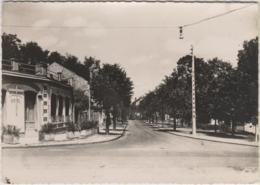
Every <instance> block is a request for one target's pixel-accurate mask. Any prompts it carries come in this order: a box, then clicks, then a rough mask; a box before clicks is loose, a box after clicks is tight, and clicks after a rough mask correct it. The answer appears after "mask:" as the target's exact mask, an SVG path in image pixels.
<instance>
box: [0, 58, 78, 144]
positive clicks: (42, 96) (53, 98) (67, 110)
mask: <svg viewBox="0 0 260 185" xmlns="http://www.w3.org/2000/svg"><path fill="white" fill-rule="evenodd" d="M71 85H72V84H71V81H65V80H62V79H61V76H60V74H55V73H49V72H48V70H47V66H44V65H42V64H37V65H28V64H24V63H19V62H17V61H14V60H2V123H3V125H4V126H5V125H14V126H16V127H17V128H18V129H20V132H21V136H22V137H24V138H27V137H29V138H31V139H32V138H34V139H37V140H38V135H39V134H38V132H39V131H40V130H41V127H42V125H44V124H47V123H51V124H54V126H55V128H56V129H60V128H61V129H62V128H66V123H68V122H74V102H73V88H72V86H71Z"/></svg>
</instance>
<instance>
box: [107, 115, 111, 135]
mask: <svg viewBox="0 0 260 185" xmlns="http://www.w3.org/2000/svg"><path fill="white" fill-rule="evenodd" d="M110 124H111V120H110V113H109V111H106V134H109V126H110Z"/></svg>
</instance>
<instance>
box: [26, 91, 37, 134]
mask: <svg viewBox="0 0 260 185" xmlns="http://www.w3.org/2000/svg"><path fill="white" fill-rule="evenodd" d="M24 98H25V132H31V131H35V129H36V128H35V121H36V111H35V109H36V93H35V92H33V91H27V92H25V93H24Z"/></svg>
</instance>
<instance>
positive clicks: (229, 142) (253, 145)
mask: <svg viewBox="0 0 260 185" xmlns="http://www.w3.org/2000/svg"><path fill="white" fill-rule="evenodd" d="M166 133H168V134H172V135H175V136H180V137H186V138H191V139H197V140H203V141H210V142H216V143H225V144H233V145H242V146H251V147H259V145H256V144H246V143H235V142H231V141H217V140H213V139H206V138H199V137H194V136H189V135H181V134H177V133H172V132H166Z"/></svg>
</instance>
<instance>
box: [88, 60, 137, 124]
mask: <svg viewBox="0 0 260 185" xmlns="http://www.w3.org/2000/svg"><path fill="white" fill-rule="evenodd" d="M91 85H92V90H93V97H94V99H95V101H96V102H97V103H98V104H99V105H100V106H102V108H103V109H104V110H105V114H106V117H107V122H106V125H107V128H109V125H110V113H112V114H113V123H114V128H115V127H116V119H117V117H119V116H120V117H121V119H122V117H123V116H125V115H124V114H123V111H122V110H125V108H129V107H130V102H131V97H132V94H133V82H132V81H131V80H130V78H129V77H127V75H126V72H125V70H124V69H123V68H121V67H120V66H119V65H118V64H104V65H103V67H102V68H100V69H99V70H98V71H97V72H96V73H95V75H94V76H93V80H92V84H91Z"/></svg>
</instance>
